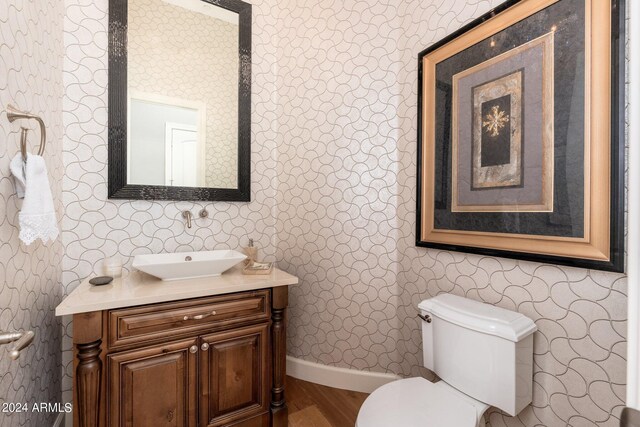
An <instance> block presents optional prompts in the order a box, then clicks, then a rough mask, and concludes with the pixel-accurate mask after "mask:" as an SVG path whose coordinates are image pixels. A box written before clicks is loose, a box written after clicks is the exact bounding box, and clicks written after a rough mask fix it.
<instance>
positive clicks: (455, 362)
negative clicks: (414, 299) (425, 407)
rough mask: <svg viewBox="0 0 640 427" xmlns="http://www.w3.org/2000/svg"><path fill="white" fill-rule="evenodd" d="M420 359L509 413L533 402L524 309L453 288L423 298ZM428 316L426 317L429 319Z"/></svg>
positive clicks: (464, 389) (530, 346) (530, 351)
mask: <svg viewBox="0 0 640 427" xmlns="http://www.w3.org/2000/svg"><path fill="white" fill-rule="evenodd" d="M418 307H419V308H420V311H421V313H422V315H423V316H425V317H426V319H427V320H426V321H424V320H423V321H422V341H423V342H422V346H423V351H424V365H425V367H427V368H428V369H430V370H432V371H434V372H435V373H436V374H437V375H438V376H439V377H440V378H441V379H442V380H443V381H445V382H446V383H447V384H449V385H451V386H452V387H454V388H456V389H457V390H459V391H461V392H463V393H465V394H466V395H468V396H471V397H473V398H474V399H476V400H479V401H481V402H484V403H486V404H489V405H491V406H495V407H497V408H499V409H501V410H503V411H505V412H506V413H508V414H509V415H511V416H515V415H516V414H518V413H519V412H520V411H521V410H522V409H524V407H526V406H527V405H528V404H529V403H531V395H532V388H533V333H534V332H535V331H536V329H537V328H536V325H535V323H533V321H532V320H531V319H529V318H528V317H526V316H524V315H523V314H520V313H517V312H514V311H511V310H506V309H504V308H500V307H496V306H493V305H490V304H485V303H481V302H478V301H474V300H471V299H468V298H462V297H459V296H455V295H451V294H441V295H438V296H436V297H435V298H431V299H427V300H424V301H422V302H421V303H420V304H419V305H418ZM429 320H430V322H429Z"/></svg>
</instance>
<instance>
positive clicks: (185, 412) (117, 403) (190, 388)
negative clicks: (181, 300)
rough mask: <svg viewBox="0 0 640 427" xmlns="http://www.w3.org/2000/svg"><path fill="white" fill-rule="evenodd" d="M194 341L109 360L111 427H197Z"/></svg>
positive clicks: (129, 353)
mask: <svg viewBox="0 0 640 427" xmlns="http://www.w3.org/2000/svg"><path fill="white" fill-rule="evenodd" d="M197 344H198V343H197V339H196V338H193V339H187V340H181V341H173V342H169V343H166V344H158V345H155V346H152V347H146V348H143V349H139V350H132V351H125V352H120V353H115V354H112V355H109V356H107V358H108V369H109V371H108V373H107V375H108V378H109V381H108V391H107V394H108V396H107V397H108V403H107V405H108V406H107V407H108V408H109V409H108V411H109V422H108V425H109V426H110V427H196V425H197V420H196V416H197V414H196V405H197V400H196V393H197V388H198V385H197V376H196V375H197V374H196V370H197V363H198V359H197V352H198V346H197Z"/></svg>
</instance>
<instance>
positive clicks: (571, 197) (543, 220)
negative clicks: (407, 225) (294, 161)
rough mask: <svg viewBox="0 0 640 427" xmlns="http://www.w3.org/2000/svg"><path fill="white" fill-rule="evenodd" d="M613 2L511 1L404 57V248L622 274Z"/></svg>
mask: <svg viewBox="0 0 640 427" xmlns="http://www.w3.org/2000/svg"><path fill="white" fill-rule="evenodd" d="M623 7H624V1H623V0H512V1H507V2H506V3H503V4H502V5H500V6H499V7H497V8H496V9H494V10H492V11H490V12H488V13H487V14H485V15H483V16H482V17H480V18H478V19H476V20H475V21H473V22H471V23H470V24H469V25H467V26H465V27H464V28H462V29H460V30H459V31H457V32H455V33H453V34H451V35H450V36H448V37H446V38H445V39H443V40H441V41H439V42H437V43H436V44H434V45H433V46H431V47H429V48H428V49H426V50H424V51H422V52H421V53H420V54H419V55H418V69H419V73H418V78H419V92H418V194H417V237H416V244H417V246H424V247H432V248H440V249H447V250H456V251H463V252H470V253H478V254H486V255H495V256H503V257H509V258H518V259H527V260H534V261H539V262H550V263H556V264H563V265H571V266H576V267H584V268H594V269H601V270H608V271H623V270H624V117H623V111H624V63H623V61H624V42H623V35H624V16H625V14H624V10H622V8H623Z"/></svg>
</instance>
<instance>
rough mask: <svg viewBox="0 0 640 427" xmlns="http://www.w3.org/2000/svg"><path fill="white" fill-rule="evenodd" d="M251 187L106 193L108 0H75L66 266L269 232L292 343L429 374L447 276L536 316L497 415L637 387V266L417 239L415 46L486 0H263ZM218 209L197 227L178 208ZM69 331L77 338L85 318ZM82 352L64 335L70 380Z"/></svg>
mask: <svg viewBox="0 0 640 427" xmlns="http://www.w3.org/2000/svg"><path fill="white" fill-rule="evenodd" d="M251 3H252V4H253V46H252V48H253V63H252V71H253V76H252V79H253V82H252V153H251V154H252V164H251V168H252V198H251V200H252V201H251V202H250V203H201V202H198V203H190V202H148V201H110V200H107V198H106V170H107V168H106V153H107V145H106V144H107V114H106V108H107V89H108V88H107V83H106V82H107V51H106V48H107V30H106V28H107V10H108V7H107V4H108V2H107V0H97V1H84V0H65V7H66V13H65V25H64V30H65V43H64V44H65V49H66V52H65V58H64V85H65V97H64V131H65V139H64V164H65V168H66V174H65V177H64V181H63V191H64V193H63V200H64V205H65V216H64V220H63V226H64V231H63V242H64V244H65V247H66V248H67V249H66V253H65V255H64V260H63V269H64V273H63V284H64V286H65V292H66V293H68V292H70V291H71V290H72V289H73V288H75V286H77V284H78V283H79V281H80V279H81V278H84V277H86V276H88V275H90V274H92V273H95V272H99V270H100V265H101V260H102V259H103V258H104V257H105V256H113V255H118V256H120V257H122V258H123V259H124V260H125V261H126V263H127V265H130V260H131V258H130V256H131V255H135V254H138V253H151V252H167V251H174V250H188V249H195V250H198V249H214V248H222V247H231V248H238V247H239V246H242V245H244V244H245V243H246V239H247V238H248V237H252V238H254V239H255V240H256V242H257V244H258V245H259V246H260V247H261V248H262V254H263V256H264V257H265V258H266V259H268V260H274V259H277V261H278V265H279V267H281V268H284V269H285V270H287V271H289V272H290V273H292V274H296V275H297V276H298V277H299V278H300V285H299V286H296V287H292V288H291V291H290V308H291V309H290V315H289V333H288V345H289V353H290V354H291V355H293V356H295V357H300V358H303V359H305V360H309V361H312V362H319V363H324V364H327V365H334V366H340V367H347V368H354V369H362V370H372V371H380V372H385V371H389V372H395V373H398V374H401V375H407V376H408V375H427V376H428V375H429V373H428V372H425V370H424V369H422V368H420V365H421V363H422V356H421V338H420V333H419V332H420V330H419V327H420V325H419V323H418V322H417V320H416V312H417V310H416V305H417V303H418V302H419V301H420V300H421V299H424V298H428V297H430V296H434V295H437V294H439V293H442V292H451V293H454V294H458V295H465V296H467V297H469V298H473V299H477V300H480V301H486V302H489V303H493V304H496V305H499V306H502V307H506V308H510V309H514V310H518V311H520V312H522V313H524V314H526V315H528V316H530V317H531V318H533V319H534V320H535V322H536V324H537V326H538V328H539V332H537V333H536V335H535V359H534V363H535V368H534V369H535V377H534V381H535V389H534V402H533V405H532V406H531V407H529V408H527V409H526V410H525V411H523V412H522V413H521V414H520V415H519V416H518V417H516V418H512V417H508V416H506V415H504V414H502V413H500V412H498V411H494V412H491V413H490V414H488V416H487V421H488V424H489V425H491V426H494V427H495V426H537V425H545V426H561V425H572V426H614V425H616V423H617V420H618V418H619V413H620V408H621V407H622V406H623V402H624V382H625V360H624V357H625V352H626V349H625V329H626V287H627V282H626V277H625V276H624V275H620V274H611V273H602V272H598V271H589V270H583V269H573V268H566V267H557V266H551V265H543V264H538V263H531V262H520V261H513V260H505V259H500V258H492V257H482V256H476V255H465V254H460V253H454V252H447V251H438V250H427V249H422V248H416V247H414V224H415V214H414V210H415V187H416V176H415V170H416V163H415V162H416V160H415V159H416V123H417V117H416V115H417V108H416V98H417V93H416V91H417V84H416V81H417V70H416V68H417V60H416V58H417V53H418V52H419V51H420V50H422V49H424V48H425V47H427V46H428V45H429V44H431V43H433V42H434V41H436V40H438V39H440V38H442V37H443V36H445V35H446V34H448V33H451V32H452V31H454V30H456V29H457V28H459V27H460V26H461V25H463V24H464V23H465V22H468V21H469V20H471V19H473V18H474V17H476V16H478V15H480V14H482V13H483V12H485V11H487V10H489V9H490V8H491V7H492V6H495V5H497V4H498V2H497V1H489V0H466V1H453V0H450V1H444V2H443V1H440V0H439V1H436V0H405V1H402V2H396V1H391V0H384V1H374V0H361V1H355V0H348V1H345V2H323V1H320V0H306V1H302V0H278V1H276V0H256V1H252V2H251ZM202 206H206V207H207V208H208V209H209V211H210V213H211V215H210V217H209V219H207V220H200V219H198V220H196V225H195V226H194V228H192V229H185V226H184V222H183V220H182V218H181V217H180V211H181V210H183V209H191V210H192V211H193V212H197V210H199V209H200V207H202ZM65 325H66V337H65V342H64V343H63V345H64V348H67V349H68V348H70V342H69V336H70V335H69V334H70V325H69V324H68V320H67V322H66V323H65ZM69 361H70V359H69V358H68V352H67V353H65V369H66V376H65V379H64V390H65V391H66V393H65V398H67V399H68V398H69V397H70V396H69V390H70V381H69V378H70V374H71V372H70V364H69Z"/></svg>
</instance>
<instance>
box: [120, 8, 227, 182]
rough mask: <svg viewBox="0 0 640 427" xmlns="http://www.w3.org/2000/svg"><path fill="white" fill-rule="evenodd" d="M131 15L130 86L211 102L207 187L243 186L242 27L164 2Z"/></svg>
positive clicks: (137, 10)
mask: <svg viewBox="0 0 640 427" xmlns="http://www.w3.org/2000/svg"><path fill="white" fill-rule="evenodd" d="M211 7H214V6H211ZM128 13H129V24H130V25H129V33H128V40H129V46H128V49H129V51H128V52H129V55H128V59H129V63H128V73H129V75H128V77H129V87H130V88H132V89H137V90H140V91H142V92H146V93H153V94H159V95H164V96H169V97H174V98H181V99H187V100H189V101H197V102H203V103H205V104H206V106H207V108H206V114H207V125H206V131H207V133H206V135H207V144H206V160H205V165H206V171H205V176H206V185H207V187H214V188H237V187H238V182H237V181H238V177H237V175H238V150H237V146H236V144H237V139H238V118H237V112H238V84H237V81H238V26H236V25H233V24H230V23H228V22H225V21H222V20H220V19H215V18H213V17H211V16H207V15H204V14H201V13H197V12H192V11H189V10H187V9H185V8H182V7H178V6H174V5H171V4H168V3H166V2H165V1H163V0H129V6H128ZM186 30H188V31H186ZM167 51H169V52H171V54H170V55H167V54H166V53H167Z"/></svg>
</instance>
